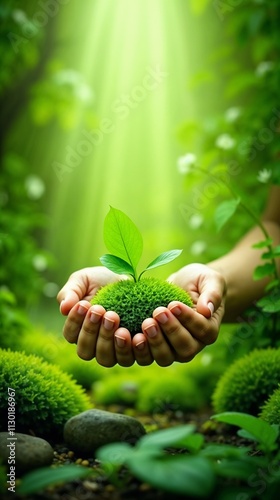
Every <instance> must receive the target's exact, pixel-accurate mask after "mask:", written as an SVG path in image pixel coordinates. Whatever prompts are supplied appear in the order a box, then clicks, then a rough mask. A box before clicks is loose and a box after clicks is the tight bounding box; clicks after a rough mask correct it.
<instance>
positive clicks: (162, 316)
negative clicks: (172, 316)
mask: <svg viewBox="0 0 280 500" xmlns="http://www.w3.org/2000/svg"><path fill="white" fill-rule="evenodd" d="M155 319H156V320H157V321H158V322H159V323H161V324H162V325H164V324H165V323H167V321H168V316H167V314H165V313H159V314H157V315H156V316H155Z"/></svg>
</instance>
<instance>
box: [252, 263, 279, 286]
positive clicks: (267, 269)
mask: <svg viewBox="0 0 280 500" xmlns="http://www.w3.org/2000/svg"><path fill="white" fill-rule="evenodd" d="M274 272H275V267H274V265H273V264H271V263H270V262H268V263H267V264H264V265H263V266H257V267H256V269H255V270H254V273H253V279H254V280H255V281H257V280H261V279H262V278H265V277H267V276H271V274H274Z"/></svg>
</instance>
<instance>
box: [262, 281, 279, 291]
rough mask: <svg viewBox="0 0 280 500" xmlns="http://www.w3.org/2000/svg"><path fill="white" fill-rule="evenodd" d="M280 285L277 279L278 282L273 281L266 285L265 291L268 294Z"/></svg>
mask: <svg viewBox="0 0 280 500" xmlns="http://www.w3.org/2000/svg"><path fill="white" fill-rule="evenodd" d="M279 285H280V280H279V279H277V280H272V281H270V282H269V283H268V285H266V287H265V291H266V292H268V291H269V290H272V289H273V288H276V287H278V286H279Z"/></svg>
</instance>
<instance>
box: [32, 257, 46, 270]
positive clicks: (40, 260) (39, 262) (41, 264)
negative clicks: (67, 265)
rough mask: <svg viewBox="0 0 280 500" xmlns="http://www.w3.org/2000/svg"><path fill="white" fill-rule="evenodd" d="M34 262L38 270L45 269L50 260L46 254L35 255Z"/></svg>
mask: <svg viewBox="0 0 280 500" xmlns="http://www.w3.org/2000/svg"><path fill="white" fill-rule="evenodd" d="M32 263H33V266H34V267H35V269H36V271H45V270H46V269H47V267H48V262H47V259H46V257H45V256H44V255H40V254H37V255H34V257H33V260H32Z"/></svg>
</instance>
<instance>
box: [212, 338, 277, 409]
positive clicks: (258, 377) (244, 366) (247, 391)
mask: <svg viewBox="0 0 280 500" xmlns="http://www.w3.org/2000/svg"><path fill="white" fill-rule="evenodd" d="M279 380H280V349H273V348H268V349H255V350H254V351H252V352H251V353H249V354H247V355H246V356H244V357H242V358H240V359H238V360H237V361H234V362H233V364H232V365H231V366H230V367H229V369H228V370H227V371H226V372H225V373H224V375H222V377H221V378H220V379H219V381H218V384H217V386H216V388H215V391H214V393H213V398H212V401H213V407H214V411H215V412H216V413H220V412H223V411H240V412H244V413H251V414H252V415H258V414H259V411H260V408H261V406H262V405H263V404H264V402H265V401H266V400H267V399H268V397H269V396H270V395H271V394H272V392H273V391H274V390H275V389H276V388H277V387H278V384H279Z"/></svg>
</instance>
